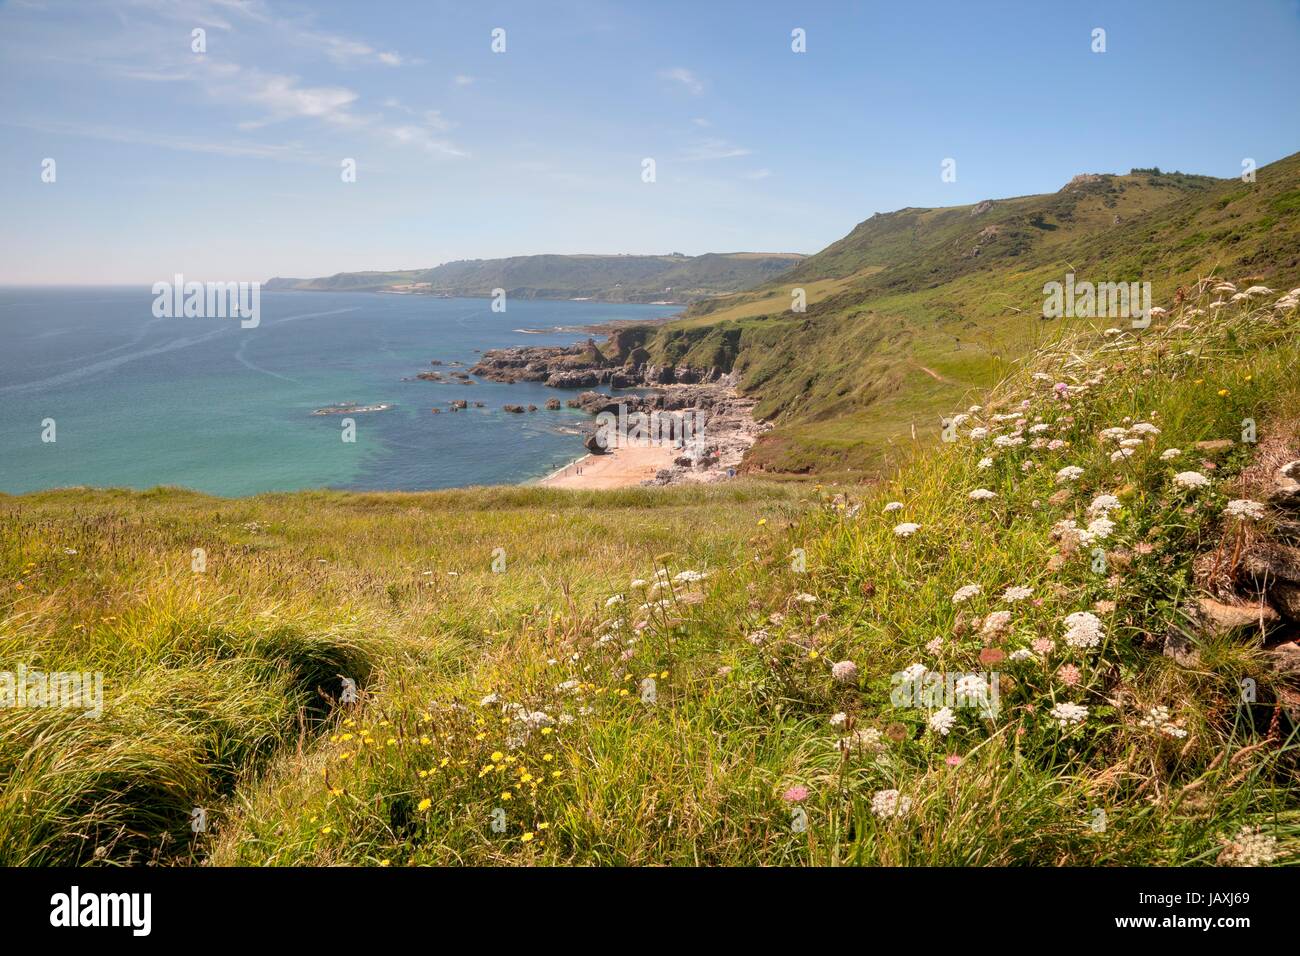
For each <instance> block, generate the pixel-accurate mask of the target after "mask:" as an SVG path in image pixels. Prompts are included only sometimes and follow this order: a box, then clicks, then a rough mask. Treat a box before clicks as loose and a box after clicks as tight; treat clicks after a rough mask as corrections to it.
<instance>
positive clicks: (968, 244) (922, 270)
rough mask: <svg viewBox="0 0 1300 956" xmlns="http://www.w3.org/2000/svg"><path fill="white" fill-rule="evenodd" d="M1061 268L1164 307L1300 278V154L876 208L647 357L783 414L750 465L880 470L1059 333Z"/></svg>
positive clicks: (762, 410)
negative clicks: (1207, 282)
mask: <svg viewBox="0 0 1300 956" xmlns="http://www.w3.org/2000/svg"><path fill="white" fill-rule="evenodd" d="M1071 271H1072V272H1074V273H1075V274H1076V276H1077V277H1078V279H1079V281H1091V282H1132V281H1149V282H1150V283H1151V284H1152V291H1153V296H1154V304H1156V305H1163V306H1168V305H1169V304H1170V302H1169V300H1170V298H1172V297H1173V296H1174V294H1175V293H1176V290H1177V289H1178V288H1179V287H1180V286H1186V285H1187V284H1188V283H1189V282H1191V281H1194V280H1195V279H1196V278H1198V277H1200V276H1204V275H1211V274H1214V275H1219V276H1231V277H1232V278H1234V279H1247V280H1249V281H1256V282H1260V283H1263V284H1265V285H1269V286H1272V287H1274V288H1279V289H1289V288H1292V287H1293V286H1296V285H1297V284H1300V154H1296V155H1292V156H1289V157H1287V158H1285V159H1282V160H1279V161H1278V162H1275V163H1272V164H1270V165H1268V166H1264V167H1261V168H1260V169H1259V170H1258V171H1257V178H1256V181H1255V182H1253V183H1244V182H1242V181H1241V180H1240V179H1216V178H1213V177H1210V176H1194V175H1188V174H1184V173H1177V172H1161V171H1160V170H1158V169H1134V170H1131V171H1130V172H1129V173H1127V174H1114V175H1112V174H1086V175H1080V176H1076V177H1075V178H1074V179H1073V180H1071V181H1070V182H1069V183H1067V184H1066V185H1064V186H1063V187H1062V188H1061V189H1060V190H1058V191H1057V192H1054V193H1048V194H1044V195H1031V196H1020V197H1015V198H1009V199H993V200H985V201H983V202H980V203H976V204H974V205H968V206H953V207H946V208H937V209H917V208H908V209H901V210H899V211H897V212H892V213H884V214H878V215H875V216H872V217H871V218H870V219H867V220H866V221H864V222H862V223H860V224H859V225H858V226H857V227H856V228H855V229H854V230H853V231H852V232H850V233H849V234H848V235H847V236H845V237H844V238H843V239H840V240H839V241H837V242H835V243H833V244H831V245H830V246H828V247H827V248H826V249H824V250H823V251H821V252H819V253H817V254H816V255H813V256H809V257H807V258H805V259H803V260H801V261H800V262H799V263H798V264H797V265H796V266H795V267H794V268H793V269H792V270H790V271H789V272H787V273H784V274H782V275H781V276H779V277H777V278H776V279H774V280H772V281H770V282H768V283H767V284H765V285H763V286H760V287H758V288H755V289H750V290H747V291H743V292H740V293H736V294H732V295H728V296H723V297H718V298H713V299H710V300H708V301H704V302H698V303H696V304H694V305H693V306H692V307H691V308H690V309H689V310H688V312H687V313H686V316H685V317H683V318H682V319H680V320H678V321H674V322H672V323H669V324H668V325H665V326H661V327H658V328H657V329H655V330H654V331H653V333H652V335H651V337H650V339H649V340H648V342H647V347H648V348H649V350H650V353H651V356H652V358H653V360H654V361H655V362H656V363H659V364H687V365H694V366H700V367H706V368H707V367H710V366H714V365H717V366H720V367H722V368H724V369H732V370H734V371H736V372H738V373H739V375H740V381H741V384H742V388H743V389H744V390H745V391H747V392H748V393H750V394H753V395H756V396H757V397H758V398H759V399H760V402H759V405H758V412H759V414H760V415H763V416H765V417H768V418H770V419H772V420H774V421H775V422H776V424H777V428H776V429H775V430H774V431H772V432H770V433H769V434H768V435H767V436H765V437H764V438H763V439H762V440H761V441H760V443H759V444H758V445H757V446H755V447H754V448H753V449H752V450H751V452H750V455H749V458H748V462H749V464H750V466H751V467H753V468H758V469H762V470H765V471H768V472H795V473H802V472H809V471H817V472H837V471H848V470H850V469H851V470H852V471H853V472H855V473H860V472H862V471H868V472H878V471H879V470H880V469H882V468H884V467H887V466H888V465H889V463H890V462H891V461H893V460H896V459H897V458H898V455H899V454H900V453H908V452H910V449H911V448H912V447H914V446H913V437H912V436H913V434H915V435H916V436H918V437H921V438H924V437H926V436H931V437H932V436H933V435H935V434H937V431H938V427H939V416H940V415H941V414H943V413H944V412H948V411H951V410H953V409H956V408H961V407H963V406H964V405H965V404H969V398H970V396H971V395H973V394H975V393H977V392H978V391H980V390H982V389H983V388H985V387H987V386H989V385H991V384H992V383H994V382H996V381H998V380H999V379H1000V378H1002V377H1003V375H1005V374H1006V372H1007V371H1008V369H1009V367H1010V366H1011V364H1012V363H1014V362H1016V361H1018V360H1019V358H1020V357H1021V356H1023V355H1024V354H1026V352H1028V351H1029V350H1030V349H1032V348H1033V347H1034V346H1035V344H1037V343H1039V342H1041V341H1042V340H1043V339H1045V338H1048V337H1051V336H1054V335H1056V334H1058V333H1059V331H1060V327H1059V326H1058V325H1056V324H1054V323H1052V322H1046V321H1044V320H1043V318H1042V309H1041V306H1042V302H1043V293H1042V289H1043V286H1044V284H1045V283H1047V282H1050V281H1054V280H1055V281H1062V280H1063V279H1064V277H1065V274H1066V273H1067V272H1071ZM796 289H802V290H803V293H804V295H805V296H806V301H807V308H806V311H803V312H795V311H793V310H792V302H793V296H794V291H795V290H796ZM1058 321H1065V322H1071V321H1076V320H1068V319H1067V320H1058ZM1106 324H1107V325H1115V324H1119V323H1118V322H1116V321H1115V320H1110V321H1107V323H1106Z"/></svg>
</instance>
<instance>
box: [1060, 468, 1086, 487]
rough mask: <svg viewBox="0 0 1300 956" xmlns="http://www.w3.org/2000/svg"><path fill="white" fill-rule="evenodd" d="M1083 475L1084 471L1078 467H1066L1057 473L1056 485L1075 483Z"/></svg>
mask: <svg viewBox="0 0 1300 956" xmlns="http://www.w3.org/2000/svg"><path fill="white" fill-rule="evenodd" d="M1082 474H1083V469H1082V468H1080V467H1079V466H1078V465H1066V466H1065V467H1064V468H1062V469H1061V470H1060V471H1058V472H1057V473H1056V483H1057V484H1058V485H1059V484H1064V483H1065V482H1067V481H1074V480H1076V479H1077V478H1079V476H1081V475H1082Z"/></svg>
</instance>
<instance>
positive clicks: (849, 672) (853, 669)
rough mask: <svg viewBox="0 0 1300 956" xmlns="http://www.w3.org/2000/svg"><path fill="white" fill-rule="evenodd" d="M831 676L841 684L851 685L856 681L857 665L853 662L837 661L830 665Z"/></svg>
mask: <svg viewBox="0 0 1300 956" xmlns="http://www.w3.org/2000/svg"><path fill="white" fill-rule="evenodd" d="M831 676H832V677H833V678H835V680H837V681H838V682H839V683H841V684H852V683H854V682H856V681H857V679H858V665H857V664H855V663H853V661H839V662H837V663H835V664H832V665H831Z"/></svg>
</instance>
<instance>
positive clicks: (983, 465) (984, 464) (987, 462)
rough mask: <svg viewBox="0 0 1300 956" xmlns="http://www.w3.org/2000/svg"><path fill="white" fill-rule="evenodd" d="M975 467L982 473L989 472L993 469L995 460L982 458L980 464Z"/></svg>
mask: <svg viewBox="0 0 1300 956" xmlns="http://www.w3.org/2000/svg"><path fill="white" fill-rule="evenodd" d="M975 467H977V468H979V470H980V471H988V470H989V469H990V468H992V467H993V459H992V458H988V457H984V458H981V459H980V460H979V464H978V465H976V466H975Z"/></svg>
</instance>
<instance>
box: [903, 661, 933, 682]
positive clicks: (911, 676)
mask: <svg viewBox="0 0 1300 956" xmlns="http://www.w3.org/2000/svg"><path fill="white" fill-rule="evenodd" d="M928 672H929V668H927V667H926V666H925V665H924V664H912V665H911V666H910V667H904V668H903V669H902V671H900V672H899V674H900V676H901V677H902V679H903V680H904V681H906V682H908V683H915V682H916V681H919V680H920V679H921V678H923V677H924V676H925V675H926V674H927V673H928Z"/></svg>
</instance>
